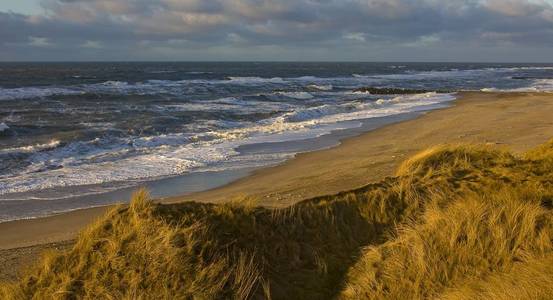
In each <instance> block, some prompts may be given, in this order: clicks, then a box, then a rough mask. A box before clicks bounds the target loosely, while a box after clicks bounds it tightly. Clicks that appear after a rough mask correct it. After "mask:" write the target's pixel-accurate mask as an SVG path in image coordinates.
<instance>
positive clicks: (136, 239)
mask: <svg viewBox="0 0 553 300" xmlns="http://www.w3.org/2000/svg"><path fill="white" fill-rule="evenodd" d="M552 183H553V142H550V143H547V144H545V145H542V146H540V147H538V148H537V149H534V150H532V151H529V152H528V153H526V154H525V155H523V156H520V157H519V156H516V155H513V154H511V153H509V152H507V151H505V150H500V149H495V148H491V147H487V146H474V145H453V146H439V147H434V148H431V149H429V150H426V151H423V152H422V153H420V154H418V155H416V156H414V157H413V158H411V159H409V160H407V161H406V162H405V163H404V164H403V165H402V166H401V167H400V168H399V169H398V172H397V176H395V177H393V178H386V179H384V180H383V181H381V182H379V183H375V184H369V185H367V186H365V187H362V188H360V189H356V190H351V191H346V192H342V193H339V194H335V195H328V196H323V197H317V198H313V199H308V200H305V201H302V202H299V203H297V204H295V205H292V206H290V207H287V208H281V209H269V208H264V207H261V206H258V205H257V204H256V201H255V200H254V199H244V200H241V201H231V202H229V203H226V204H221V205H215V204H205V203H193V202H188V203H179V204H170V205H166V204H156V203H153V202H151V201H149V200H148V195H147V193H146V192H145V191H139V192H137V193H136V194H135V195H134V197H133V199H132V202H131V204H130V205H128V206H120V207H117V208H116V209H114V210H113V211H111V212H110V213H109V214H107V215H106V216H105V217H104V218H103V219H102V220H100V221H98V222H97V223H96V224H93V225H91V226H90V227H89V228H88V229H86V230H85V231H83V232H82V233H81V234H80V236H79V238H78V240H77V242H76V244H75V246H74V247H73V248H72V249H70V250H68V251H64V252H58V253H50V254H48V255H46V256H45V258H44V259H43V261H42V262H41V264H40V265H38V266H35V267H33V268H31V269H30V270H29V271H28V272H27V274H26V275H25V276H23V277H22V278H21V279H20V280H19V281H17V282H12V283H5V284H2V285H1V287H0V298H2V299H29V298H34V299H45V298H46V299H51V298H54V299H175V298H176V299H333V298H345V299H428V298H443V299H473V298H483V299H507V298H512V297H513V295H514V296H520V297H519V298H539V297H541V298H544V299H545V298H551V295H552V293H553V288H552V286H553V285H552V284H551V283H552V282H551V281H552V280H551V279H550V278H553V277H551V275H552V274H553V263H552V262H553V245H552V242H551V238H552V237H553V235H552V230H553V215H552V212H551V207H552V205H551V201H552V199H553V185H552ZM515 298H516V297H515Z"/></svg>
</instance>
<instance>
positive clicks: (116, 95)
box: [0, 63, 553, 221]
mask: <svg viewBox="0 0 553 300" xmlns="http://www.w3.org/2000/svg"><path fill="white" fill-rule="evenodd" d="M360 87H394V88H408V89H420V90H427V91H442V92H443V91H446V90H447V91H451V92H452V93H435V92H427V93H421V94H409V95H374V94H370V93H366V92H361V91H355V90H356V89H357V88H360ZM461 90H516V91H549V90H553V65H543V64H540V65H513V64H437V63H434V64H422V63H33V64H30V63H29V64H16V63H4V64H0V207H2V203H4V204H5V205H7V203H8V201H26V200H29V199H30V198H33V199H35V200H36V199H41V200H48V199H49V200H53V199H59V198H67V197H74V196H79V195H81V194H89V193H102V192H106V191H111V190H114V189H118V188H121V187H132V186H136V185H138V184H141V183H142V182H144V181H151V180H158V179H164V178H171V177H175V176H180V175H183V174H192V173H197V172H206V171H214V172H218V171H228V170H238V169H244V168H252V167H258V166H263V165H268V164H272V163H275V162H279V161H282V160H284V159H286V158H289V157H291V156H292V155H293V154H294V153H295V151H294V150H290V149H288V150H286V151H284V150H283V151H280V152H279V151H272V152H266V151H265V152H263V151H259V152H255V151H246V152H241V151H238V150H237V149H239V147H244V146H245V145H252V144H260V143H269V142H282V141H293V140H305V139H308V138H313V137H318V136H323V135H325V134H328V133H330V132H331V131H333V130H337V129H346V128H353V127H358V126H361V121H362V120H366V119H371V118H377V117H384V116H393V115H399V114H403V113H408V112H413V111H420V110H426V109H432V108H436V107H440V106H443V104H444V103H447V102H449V101H451V100H453V99H454V98H455V94H454V92H455V91H461ZM84 186H86V187H88V188H86V189H85V188H80V187H84ZM90 187H93V188H90ZM45 191H49V193H45ZM52 191H55V193H52ZM52 195H55V196H52ZM9 205H12V206H13V205H14V202H10V204H9ZM83 205H84V206H86V205H85V204H82V205H81V206H79V207H82V206H83ZM6 219H10V216H6V215H2V216H0V221H1V220H6Z"/></svg>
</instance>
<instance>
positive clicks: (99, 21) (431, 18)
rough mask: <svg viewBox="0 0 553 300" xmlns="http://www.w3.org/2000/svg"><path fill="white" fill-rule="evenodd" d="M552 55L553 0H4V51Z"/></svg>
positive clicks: (201, 56)
mask: <svg viewBox="0 0 553 300" xmlns="http://www.w3.org/2000/svg"><path fill="white" fill-rule="evenodd" d="M143 60H146V61H471V62H553V0H17V1H15V0H14V1H12V0H0V61H143Z"/></svg>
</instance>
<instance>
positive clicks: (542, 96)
mask: <svg viewBox="0 0 553 300" xmlns="http://www.w3.org/2000/svg"><path fill="white" fill-rule="evenodd" d="M459 96H460V97H459V99H458V100H455V102H454V105H453V106H451V107H449V108H445V109H441V110H435V111H431V112H428V113H425V114H424V115H422V116H420V117H418V118H415V119H412V120H407V121H403V122H399V123H394V124H391V125H387V126H384V127H382V128H379V129H376V130H374V131H370V132H367V133H364V134H362V135H359V136H356V137H352V138H347V139H345V140H344V141H342V143H341V145H339V146H337V147H333V148H330V149H325V150H320V151H314V152H308V153H303V154H299V155H297V156H296V157H295V158H294V159H291V160H289V161H287V162H285V163H283V164H281V165H278V166H274V167H268V168H263V169H260V170H258V171H255V172H253V174H252V175H250V176H247V177H244V178H242V179H239V180H237V181H235V182H233V183H230V184H227V185H225V186H222V187H220V188H216V189H212V190H209V191H205V192H199V193H194V194H191V195H187V196H178V197H169V198H163V199H160V200H159V201H161V202H178V201H190V200H192V201H209V202H222V201H226V200H229V199H233V198H237V197H243V196H252V197H254V198H256V199H259V204H260V205H267V206H286V205H290V204H292V203H294V202H297V201H300V200H302V199H306V198H310V197H314V196H318V195H323V194H329V193H336V192H339V191H343V190H348V189H353V188H356V187H359V186H362V185H364V184H366V183H369V182H374V181H377V180H380V179H381V178H383V177H386V176H392V175H393V174H394V172H395V168H396V166H397V165H398V164H399V163H400V162H401V161H402V160H403V159H404V158H405V157H407V156H409V155H411V154H413V153H415V152H417V151H420V150H421V149H423V148H426V147H428V146H431V145H435V144H441V143H462V142H469V143H491V144H497V145H500V146H506V147H509V148H511V149H512V150H515V151H523V150H526V149H528V148H531V147H534V146H536V145H538V144H541V143H543V142H545V141H547V140H548V139H550V138H551V137H552V136H553V122H551V121H550V116H551V115H552V114H553V95H552V94H546V93H481V92H463V93H460V94H459ZM107 209H109V207H98V208H92V209H82V210H76V211H73V212H69V213H64V214H60V215H55V216H51V217H46V218H38V219H29V220H18V221H11V222H6V223H0V232H2V235H0V249H10V248H20V247H28V246H33V245H39V244H45V243H52V242H59V241H64V240H69V239H72V238H74V237H75V236H76V234H77V232H78V231H79V230H81V229H82V228H84V227H85V226H86V225H87V224H89V223H90V222H92V221H93V220H95V219H96V218H98V217H99V216H101V215H103V214H104V213H105V211H106V210H107ZM15 250H16V249H14V251H15Z"/></svg>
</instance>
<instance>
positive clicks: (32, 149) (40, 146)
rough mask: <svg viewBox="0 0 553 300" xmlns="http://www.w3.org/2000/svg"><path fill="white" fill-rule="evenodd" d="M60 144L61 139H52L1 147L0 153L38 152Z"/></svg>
mask: <svg viewBox="0 0 553 300" xmlns="http://www.w3.org/2000/svg"><path fill="white" fill-rule="evenodd" d="M2 124H3V123H2ZM59 145H60V141H58V140H51V141H50V142H48V143H45V144H35V145H28V146H21V147H14V148H5V149H0V153H2V154H6V153H34V152H38V151H42V150H46V149H53V148H56V147H58V146H59Z"/></svg>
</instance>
